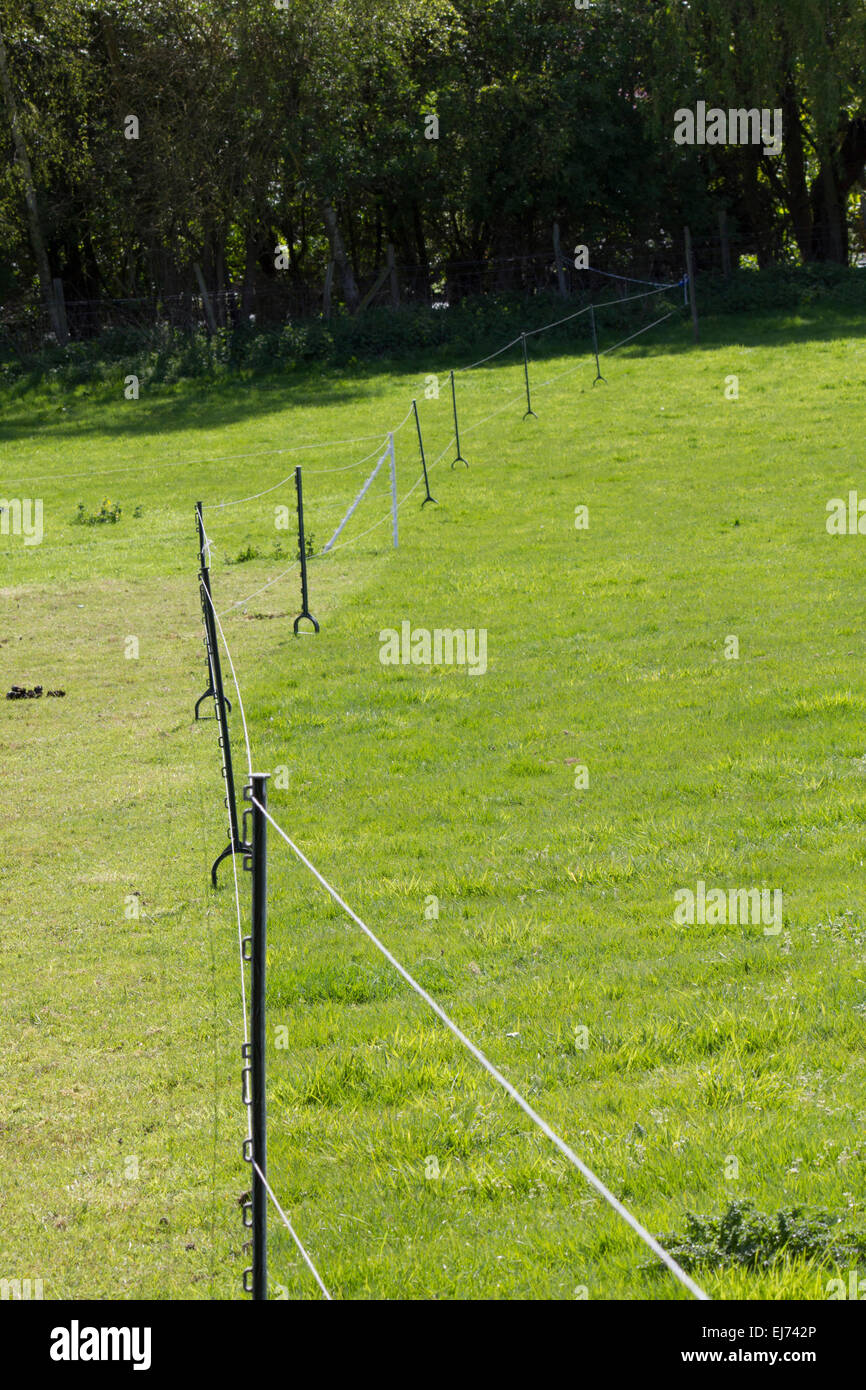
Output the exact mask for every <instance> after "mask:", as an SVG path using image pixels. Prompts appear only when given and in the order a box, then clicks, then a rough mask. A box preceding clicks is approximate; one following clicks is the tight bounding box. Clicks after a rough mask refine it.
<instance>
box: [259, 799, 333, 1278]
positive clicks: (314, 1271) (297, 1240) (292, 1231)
mask: <svg viewBox="0 0 866 1390" xmlns="http://www.w3.org/2000/svg"><path fill="white" fill-rule="evenodd" d="M256 804H258V803H256ZM252 1163H253V1167H254V1168H255V1170H256V1172H257V1173H258V1175H259V1177H260V1178H261V1180H262V1182H263V1183H264V1185H265V1191H266V1192H267V1194H268V1196H269V1197H270V1199H271V1201H272V1202H273V1204H274V1206H275V1207H276V1209H277V1211H278V1212H279V1213H280V1216H281V1217H282V1218H283V1224H284V1225H285V1228H286V1230H287V1231H288V1233H289V1235H290V1236H291V1237H292V1240H293V1241H294V1242H295V1244H296V1245H297V1247H298V1249H299V1250H300V1252H301V1254H302V1255H303V1257H304V1259H305V1260H306V1262H307V1267H308V1269H309V1270H310V1273H311V1274H312V1276H313V1278H314V1279H315V1281H316V1283H317V1284H318V1286H319V1288H320V1289H321V1290H322V1293H323V1294H324V1295H325V1298H327V1300H328V1302H329V1303H333V1299H332V1298H331V1295H330V1294H329V1293H328V1290H327V1288H326V1287H325V1284H324V1281H323V1279H322V1276H321V1275H320V1274H319V1271H318V1270H317V1269H316V1266H315V1265H314V1264H313V1261H312V1260H311V1259H310V1257H309V1255H308V1254H307V1252H306V1250H305V1249H304V1246H303V1244H302V1242H301V1238H300V1236H299V1235H298V1234H297V1232H296V1230H295V1228H294V1226H293V1225H292V1223H291V1221H290V1220H289V1218H288V1217H287V1216H286V1213H285V1212H284V1211H283V1209H282V1207H281V1206H280V1204H279V1202H278V1201H277V1199H276V1197H275V1196H274V1194H273V1191H272V1190H271V1185H270V1183H269V1182H268V1180H267V1178H266V1177H265V1175H264V1173H263V1172H262V1170H261V1168H260V1167H259V1165H258V1164H257V1163H256V1160H255V1159H253V1161H252Z"/></svg>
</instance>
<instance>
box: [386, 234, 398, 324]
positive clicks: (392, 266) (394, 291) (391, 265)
mask: <svg viewBox="0 0 866 1390" xmlns="http://www.w3.org/2000/svg"><path fill="white" fill-rule="evenodd" d="M387 256H388V275H389V277H390V280H391V308H392V309H399V307H400V282H399V280H398V279H397V264H396V262H395V260H394V248H393V246H392V245H391V243H390V241H389V242H388V246H387Z"/></svg>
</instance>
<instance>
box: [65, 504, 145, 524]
mask: <svg viewBox="0 0 866 1390" xmlns="http://www.w3.org/2000/svg"><path fill="white" fill-rule="evenodd" d="M121 511H122V508H121V505H120V503H119V502H112V501H110V499H109V498H105V499H103V501H102V503H101V505H100V508H99V511H98V512H88V510H87V508H86V507H85V505H84V503H83V502H79V504H78V511H77V512H76V514H75V517H74V521H75V524H76V525H77V526H101V525H104V524H105V523H106V522H110V523H111V525H112V526H114V525H115V524H116V523H117V521H118V520H119V519H120V513H121ZM139 514H140V508H139ZM133 515H134V513H133Z"/></svg>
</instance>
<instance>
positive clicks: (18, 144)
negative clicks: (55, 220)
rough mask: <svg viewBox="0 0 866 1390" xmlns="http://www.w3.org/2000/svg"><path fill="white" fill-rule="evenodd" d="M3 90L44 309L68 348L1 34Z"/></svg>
mask: <svg viewBox="0 0 866 1390" xmlns="http://www.w3.org/2000/svg"><path fill="white" fill-rule="evenodd" d="M0 87H2V89H3V97H4V100H5V102H6V109H7V111H8V112H9V123H10V125H11V127H12V140H13V142H14V145H15V156H16V158H17V160H18V165H19V168H20V169H21V177H22V179H23V181H24V201H25V203H26V204H27V221H28V223H29V227H30V244H31V246H32V247H33V256H34V258H35V261H36V270H37V272H38V275H39V286H40V288H41V290H42V298H43V299H44V300H45V307H46V309H47V310H48V318H49V321H50V323H51V329H52V332H53V333H54V336H55V338H56V339H57V341H58V343H59V344H60V346H61V347H65V345H66V333H65V331H64V328H63V324H62V322H61V319H60V315H59V314H58V312H57V305H56V304H55V302H54V293H53V290H52V285H51V280H52V277H51V267H50V265H49V263H48V252H47V251H46V249H45V237H44V235H43V233H42V224H41V222H40V221H39V204H38V203H37V201H36V186H35V184H34V182H33V170H32V169H31V167H30V159H29V157H28V154H27V146H26V144H25V142H24V132H23V130H22V129H21V123H20V121H19V119H18V107H17V105H16V102H15V93H14V92H13V90H12V80H11V78H10V76H9V67H8V64H7V62H6V45H5V43H4V42H3V34H2V31H0Z"/></svg>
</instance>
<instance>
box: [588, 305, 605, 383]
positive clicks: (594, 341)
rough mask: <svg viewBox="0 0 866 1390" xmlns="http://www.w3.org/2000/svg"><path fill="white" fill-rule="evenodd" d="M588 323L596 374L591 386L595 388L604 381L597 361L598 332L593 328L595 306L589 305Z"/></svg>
mask: <svg viewBox="0 0 866 1390" xmlns="http://www.w3.org/2000/svg"><path fill="white" fill-rule="evenodd" d="M589 321H590V323H591V325H592V350H593V352H594V353H595V372H596V376H595V381H594V382H593V383H592V384H593V386H597V385H598V383H599V382H600V381H604V377H603V376H602V374H601V367H600V366H599V361H598V330H597V329H596V326H595V305H594V304H590V306H589ZM605 385H607V382H605Z"/></svg>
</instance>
